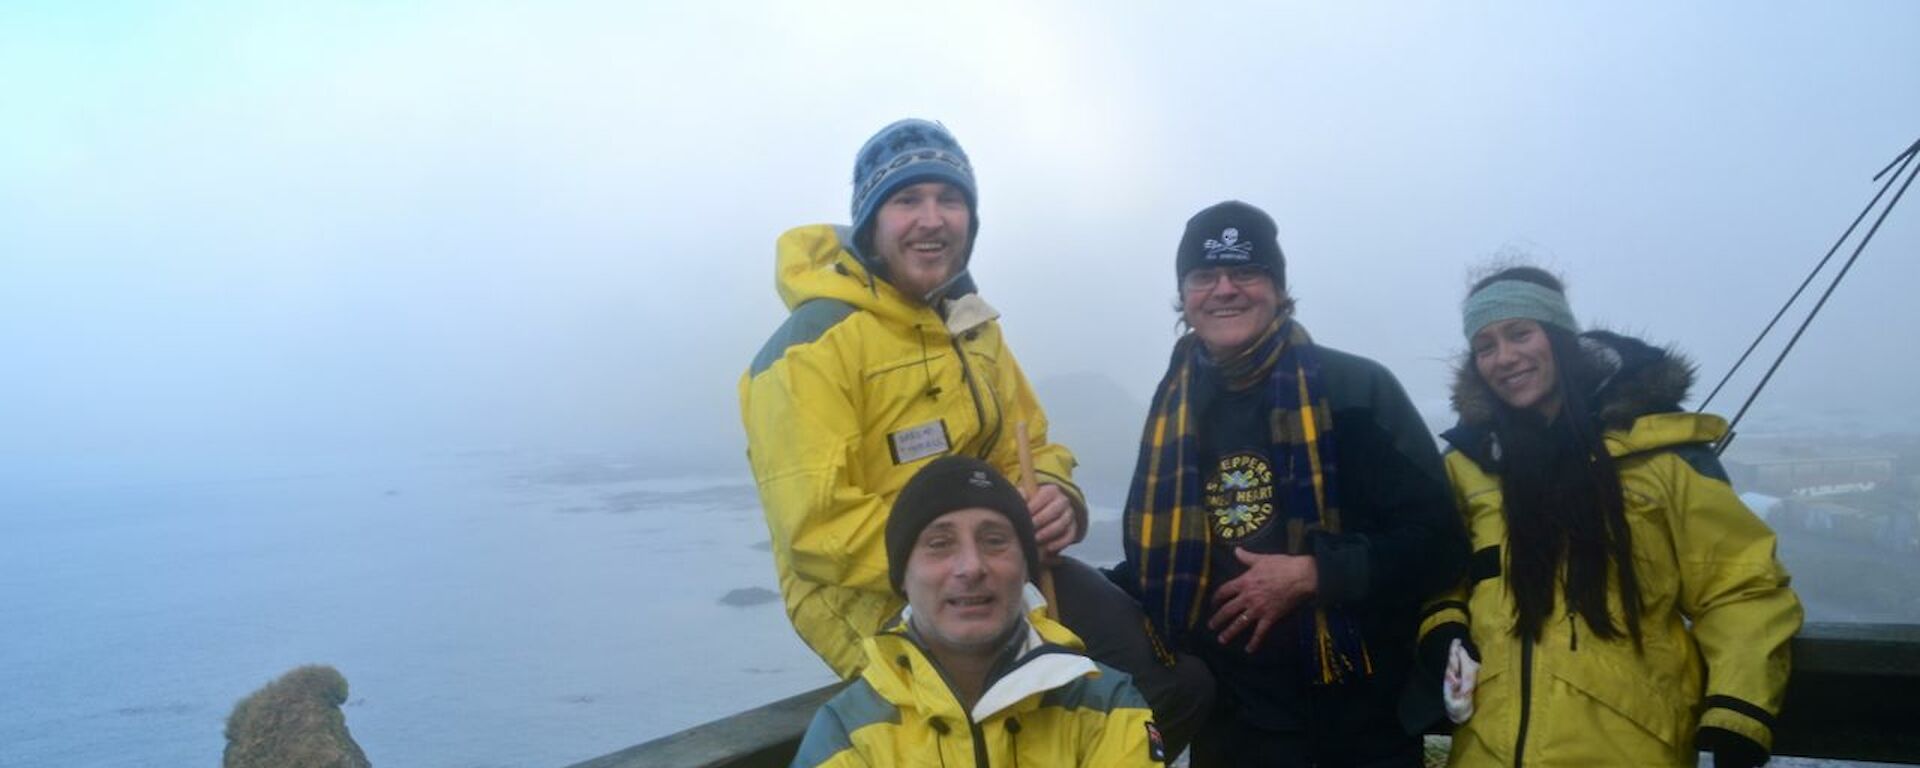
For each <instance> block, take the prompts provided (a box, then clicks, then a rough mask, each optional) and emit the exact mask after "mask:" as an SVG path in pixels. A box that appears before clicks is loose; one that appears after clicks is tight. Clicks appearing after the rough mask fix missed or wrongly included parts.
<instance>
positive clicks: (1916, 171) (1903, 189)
mask: <svg viewBox="0 0 1920 768" xmlns="http://www.w3.org/2000/svg"><path fill="white" fill-rule="evenodd" d="M1915 155H1920V140H1915V141H1914V143H1913V144H1912V145H1911V146H1909V147H1907V149H1906V151H1904V152H1901V153H1900V155H1899V157H1896V158H1894V161H1893V162H1891V163H1888V164H1887V167H1885V168H1882V169H1880V172H1879V173H1877V174H1874V177H1873V178H1874V180H1875V181H1879V180H1880V177H1881V176H1887V186H1891V185H1892V184H1893V182H1894V180H1895V179H1898V178H1899V177H1900V174H1901V173H1902V172H1903V171H1904V172H1905V173H1906V174H1907V180H1906V181H1904V182H1901V184H1900V190H1899V191H1897V192H1895V193H1893V199H1891V200H1888V201H1887V205H1886V207H1884V208H1882V209H1880V215H1879V216H1876V217H1874V220H1873V226H1871V227H1868V228H1867V233H1866V234H1865V235H1862V236H1861V238H1860V244H1859V245H1856V246H1854V248H1853V253H1852V254H1850V255H1848V256H1847V261H1846V263H1845V264H1842V265H1841V266H1840V271H1839V273H1837V274H1835V275H1834V276H1833V282H1830V283H1828V284H1827V289H1826V291H1824V292H1822V293H1821V294H1820V300H1819V301H1816V302H1814V305H1813V309H1811V310H1809V311H1808V312H1807V316H1806V318H1805V319H1803V320H1801V321H1800V327H1799V328H1796V329H1794V332H1793V336H1792V338H1789V339H1787V346H1786V348H1784V349H1782V350H1780V355H1779V356H1778V357H1775V358H1774V360H1773V365H1771V366H1769V367H1768V368H1767V372H1766V375H1764V376H1761V377H1760V383H1758V384H1755V385H1754V387H1753V392H1752V393H1751V394H1749V395H1747V401H1746V402H1745V403H1742V404H1741V405H1740V410H1739V412H1737V413H1735V414H1734V415H1733V420H1732V421H1730V422H1728V423H1727V436H1726V437H1725V438H1724V439H1722V440H1721V441H1720V445H1719V446H1718V447H1717V448H1715V453H1720V452H1724V451H1726V449H1727V446H1728V445H1731V444H1732V443H1733V437H1734V427H1736V426H1738V425H1739V424H1740V419H1741V418H1742V417H1744V416H1746V415H1747V409H1748V408H1751V407H1753V401H1754V400H1756V399H1758V398H1759V397H1760V392H1761V390H1764V389H1766V387H1767V382H1769V381H1771V380H1773V374H1774V373H1775V372H1776V371H1779V370H1780V364H1781V363H1784V362H1786V359H1787V354H1788V353H1791V352H1792V351H1793V347H1794V345H1795V344H1798V343H1799V342H1800V336H1801V335H1802V334H1804V333H1806V332H1807V326H1809V325H1812V324H1813V318H1814V317H1816V316H1818V315H1819V314H1820V310H1821V308H1823V307H1825V306H1826V304H1827V299H1828V298H1830V297H1832V296H1833V291H1834V289H1836V288H1839V287H1840V281H1841V280H1844V279H1846V276H1847V272H1848V270H1851V269H1853V264H1854V262H1856V261H1858V260H1859V259H1860V253H1861V252H1862V251H1865V250H1866V249H1867V244H1868V243H1871V242H1873V236H1874V234H1876V233H1878V232H1879V231H1880V225H1881V224H1883V223H1885V222H1886V220H1887V215H1888V214H1890V213H1893V209H1894V207H1895V206H1897V205H1899V204H1900V198H1901V197H1904V196H1905V195H1906V194H1907V188H1908V187H1910V186H1913V180H1914V177H1915V176H1920V165H1913V163H1912V161H1913V159H1914V157H1915ZM1896 165H1897V166H1899V168H1900V169H1899V170H1894V166H1896ZM1910 165H1911V166H1913V167H1912V168H1911V170H1909V169H1908V166H1910ZM1888 171H1892V175H1890V176H1889V175H1888ZM1885 191H1886V188H1885V187H1882V188H1881V192H1882V193H1884V192H1885ZM1879 198H1880V196H1879V195H1874V199H1875V200H1876V201H1877V200H1879ZM1868 210H1872V206H1871V204H1869V206H1868ZM1862 215H1863V216H1864V215H1865V214H1864V212H1863V213H1862ZM1858 223H1859V222H1858V221H1856V222H1855V224H1856V225H1857V224H1858ZM1848 230H1849V231H1851V230H1852V227H1849V228H1848ZM1829 255H1831V254H1829ZM1823 262H1824V259H1823ZM1815 271H1818V270H1817V269H1816V270H1815ZM1809 279H1811V278H1809ZM1803 287H1804V286H1803ZM1797 294H1798V292H1796V295H1797ZM1789 303H1791V300H1789ZM1781 311H1782V312H1784V311H1785V309H1784V308H1782V310H1781ZM1775 319H1776V320H1777V319H1778V318H1775ZM1763 335H1764V332H1763Z"/></svg>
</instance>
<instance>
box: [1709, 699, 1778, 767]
mask: <svg viewBox="0 0 1920 768" xmlns="http://www.w3.org/2000/svg"><path fill="white" fill-rule="evenodd" d="M1701 703H1702V704H1705V705H1706V710H1705V711H1703V712H1701V713H1700V733H1701V734H1702V735H1705V734H1706V733H1707V731H1708V730H1709V729H1711V730H1715V731H1720V732H1724V733H1726V734H1728V735H1732V736H1739V737H1741V738H1742V739H1744V740H1745V741H1747V742H1748V743H1751V744H1753V745H1754V746H1755V747H1756V748H1757V749H1759V750H1760V752H1761V753H1762V754H1765V753H1766V752H1768V751H1769V750H1771V749H1772V748H1773V725H1774V714H1773V713H1772V712H1768V711H1767V710H1766V709H1765V708H1763V707H1761V706H1760V705H1758V704H1755V703H1753V702H1750V701H1747V700H1745V699H1740V698H1735V697H1733V696H1724V695H1712V696H1708V697H1706V699H1704V700H1703V701H1702V702H1701ZM1714 738H1720V737H1719V736H1717V735H1716V736H1714ZM1701 748H1702V749H1705V747H1701ZM1757 764H1758V763H1756V765H1757Z"/></svg>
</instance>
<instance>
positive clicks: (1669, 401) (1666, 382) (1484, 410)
mask: <svg viewBox="0 0 1920 768" xmlns="http://www.w3.org/2000/svg"><path fill="white" fill-rule="evenodd" d="M1580 351H1581V352H1582V353H1584V354H1585V355H1586V362H1587V368H1588V369H1589V370H1590V371H1592V372H1593V378H1595V379H1597V381H1595V382H1593V383H1591V384H1590V385H1589V386H1592V387H1593V389H1592V390H1591V391H1592V392H1593V393H1594V394H1593V395H1592V396H1591V397H1590V398H1589V400H1590V401H1591V402H1592V403H1593V404H1594V408H1595V411H1596V413H1595V415H1596V416H1597V417H1599V420H1600V423H1601V424H1602V425H1604V428H1606V429H1626V428H1628V427H1631V426H1632V425H1633V420H1634V419H1637V418H1640V417H1641V416H1645V415H1647V414H1649V413H1667V412H1670V411H1678V410H1680V403H1681V401H1683V400H1686V399H1687V392H1688V391H1689V390H1690V389H1692V388H1693V374H1694V365H1693V361H1691V360H1688V359H1687V358H1686V356H1685V355H1682V354H1680V353H1679V352H1678V351H1676V350H1674V349H1673V348H1671V347H1667V348H1664V349H1663V348H1660V347H1655V346H1653V345H1651V344H1648V343H1646V342H1644V341H1641V340H1639V339H1636V338H1633V337H1631V336H1623V335H1620V334H1617V333H1614V332H1612V331H1588V332H1586V333H1583V334H1580ZM1472 354H1473V353H1471V352H1469V353H1467V357H1466V358H1465V359H1463V360H1462V361H1461V363H1460V365H1459V367H1458V368H1456V369H1455V371H1454V377H1453V410H1454V412H1455V413H1458V414H1460V424H1461V425H1462V426H1471V427H1484V426H1488V425H1491V424H1492V423H1493V414H1494V408H1496V407H1497V406H1498V405H1499V402H1500V400H1499V398H1498V397H1497V396H1496V395H1494V393H1493V389H1492V388H1491V387H1488V386H1487V383H1486V382H1484V381H1481V380H1480V374H1479V373H1477V372H1475V371H1474V369H1473V359H1472Z"/></svg>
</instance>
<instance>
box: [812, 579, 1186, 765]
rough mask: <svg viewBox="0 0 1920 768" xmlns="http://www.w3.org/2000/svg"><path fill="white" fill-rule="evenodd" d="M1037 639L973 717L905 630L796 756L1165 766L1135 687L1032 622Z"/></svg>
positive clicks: (1029, 640) (837, 699) (990, 687)
mask: <svg viewBox="0 0 1920 768" xmlns="http://www.w3.org/2000/svg"><path fill="white" fill-rule="evenodd" d="M1028 622H1029V623H1028V625H1027V631H1026V639H1025V641H1024V643H1023V645H1022V646H1021V647H1020V649H1019V650H1018V651H1016V652H1015V653H1016V655H1015V656H1014V657H1013V659H1014V660H1013V661H1012V662H1011V663H1010V664H1009V665H1008V667H1007V668H1006V669H1005V670H1004V671H1002V672H1000V673H999V674H997V675H996V676H995V677H994V678H993V679H992V680H990V681H989V682H988V684H987V688H986V691H985V693H983V694H982V695H981V697H980V701H979V702H978V703H976V704H975V705H974V706H973V709H972V710H971V711H967V710H964V709H962V707H961V705H960V700H959V699H958V698H957V697H955V696H954V694H953V691H952V689H951V688H950V687H949V686H948V685H947V682H946V678H945V676H944V675H943V674H942V672H941V671H940V670H939V669H938V668H937V667H935V666H934V664H933V662H932V661H931V657H929V656H928V655H927V653H926V651H925V650H923V648H922V647H921V645H920V644H919V643H918V642H917V641H915V640H914V639H913V637H912V636H911V635H910V634H909V633H908V632H907V631H906V629H905V624H904V619H903V622H902V623H900V624H896V625H894V626H892V627H889V628H888V629H887V630H886V631H884V632H882V633H880V634H879V635H877V636H875V637H870V638H867V639H866V640H865V641H864V643H863V645H864V648H865V651H866V654H867V656H868V658H869V659H870V660H871V661H870V663H869V664H868V665H867V667H866V669H865V670H864V671H863V672H861V674H860V677H859V678H858V679H856V680H854V681H853V684H852V685H849V686H848V687H847V689H846V690H843V691H841V692H840V693H839V694H838V695H835V696H834V697H833V698H832V699H831V700H829V701H828V702H827V703H826V704H825V705H824V706H822V707H821V708H820V711H819V712H818V713H816V714H815V715H814V717H813V723H812V724H811V725H809V726H808V727H807V733H806V736H805V737H803V738H802V739H801V742H800V750H799V752H798V754H796V755H795V756H794V760H793V765H794V766H795V767H796V768H815V766H823V767H824V766H834V767H840V766H871V767H872V768H891V766H950V767H951V768H959V766H973V767H975V768H988V767H989V766H993V767H995V768H998V767H999V766H1007V767H1009V768H1017V766H1029V768H1040V767H1041V766H1051V767H1054V768H1068V767H1070V766H1087V767H1088V768H1106V767H1107V766H1120V767H1124V766H1145V765H1157V764H1160V763H1162V762H1164V761H1165V756H1164V755H1163V754H1162V753H1161V748H1160V740H1159V736H1158V733H1157V732H1155V731H1154V726H1153V722H1152V720H1153V713H1152V711H1151V710H1149V709H1148V708H1147V702H1146V699H1144V698H1142V697H1141V695H1140V692H1139V691H1137V690H1135V689H1134V687H1133V682H1132V678H1129V677H1128V676H1127V674H1126V673H1124V672H1121V671H1119V670H1116V669H1113V668H1112V667H1108V666H1105V665H1102V664H1099V663H1098V662H1095V661H1093V660H1092V659H1089V658H1087V657H1086V656H1084V655H1082V654H1081V652H1080V651H1081V646H1080V641H1079V639H1078V638H1076V637H1074V636H1073V633H1072V632H1070V631H1068V630H1067V628H1066V627H1063V626H1061V625H1059V624H1056V623H1054V622H1052V621H1050V620H1048V619H1047V618H1046V616H1045V614H1044V612H1042V611H1040V610H1035V611H1031V612H1030V613H1029V614H1028Z"/></svg>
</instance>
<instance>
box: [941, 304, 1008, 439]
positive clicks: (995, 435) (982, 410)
mask: <svg viewBox="0 0 1920 768" xmlns="http://www.w3.org/2000/svg"><path fill="white" fill-rule="evenodd" d="M941 327H943V328H944V327H946V326H941ZM947 340H948V341H950V342H952V343H953V355H954V357H957V358H959V359H960V378H961V379H963V380H965V381H966V382H967V393H968V394H970V395H973V416H974V418H975V419H977V420H978V421H979V423H980V433H981V434H983V435H986V438H987V439H986V440H985V441H984V442H982V443H981V444H980V449H979V451H977V453H978V454H979V458H981V459H985V458H986V457H987V454H988V453H990V452H992V451H993V444H994V442H995V441H997V440H999V439H1000V427H1001V424H1000V423H999V421H1004V419H1001V420H997V421H996V422H995V423H994V425H993V429H991V430H989V429H987V409H986V406H984V405H981V404H980V384H979V383H978V382H976V381H974V380H973V366H971V365H968V364H967V350H965V349H963V348H962V347H961V346H960V337H958V336H949V337H947Z"/></svg>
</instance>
